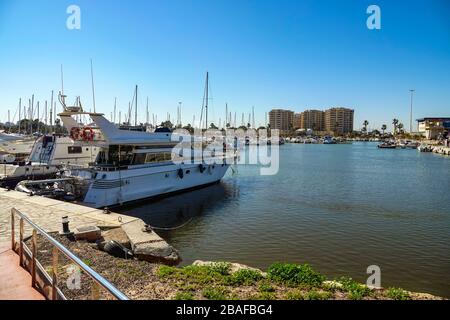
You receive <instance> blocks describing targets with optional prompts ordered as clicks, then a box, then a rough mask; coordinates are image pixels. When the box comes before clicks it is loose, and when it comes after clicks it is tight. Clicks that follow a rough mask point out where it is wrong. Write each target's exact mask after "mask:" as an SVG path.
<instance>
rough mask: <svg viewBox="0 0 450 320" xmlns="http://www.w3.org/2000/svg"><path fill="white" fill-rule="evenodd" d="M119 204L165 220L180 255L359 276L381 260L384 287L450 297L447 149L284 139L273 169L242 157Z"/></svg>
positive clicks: (157, 221) (153, 220) (157, 222)
mask: <svg viewBox="0 0 450 320" xmlns="http://www.w3.org/2000/svg"><path fill="white" fill-rule="evenodd" d="M120 210H122V212H123V213H126V214H130V215H134V216H137V217H140V218H142V219H143V220H145V221H146V222H147V223H149V224H151V225H152V226H155V227H160V228H163V229H161V230H159V231H158V233H159V234H160V235H161V236H162V237H163V238H165V239H166V240H167V241H168V242H169V243H170V244H171V245H173V246H174V247H175V248H177V249H178V250H179V251H180V254H181V256H182V257H183V259H184V260H183V264H189V263H192V262H193V261H194V260H197V259H201V260H215V261H233V262H239V263H244V264H248V265H251V266H255V267H260V268H267V267H268V266H269V265H270V264H271V263H273V262H295V263H309V264H310V265H312V266H313V267H314V268H315V269H317V270H318V271H320V272H322V273H324V274H325V275H327V276H328V277H329V278H333V277H339V276H342V275H348V276H351V277H353V278H354V279H356V280H358V281H362V282H365V281H366V279H367V277H368V275H367V274H366V270H367V267H368V266H370V265H377V266H379V267H380V268H381V285H382V286H383V287H390V286H395V287H402V288H405V289H407V290H412V291H419V292H428V293H432V294H437V295H442V296H445V297H450V231H449V229H450V159H448V158H446V157H444V156H440V155H436V154H431V153H420V152H417V150H408V149H405V150H402V149H394V150H392V149H389V150H380V149H377V144H375V143H353V144H339V145H303V144H286V145H284V146H281V147H280V170H279V172H278V174H277V175H273V176H261V175H259V168H258V167H257V166H254V165H253V166H250V165H248V166H239V167H238V168H237V169H236V170H234V171H233V170H229V172H228V174H227V175H226V177H225V178H224V179H223V180H222V182H221V183H219V184H216V185H213V186H209V187H205V188H202V189H199V190H196V191H192V192H187V193H183V194H180V195H176V196H172V197H169V198H164V199H161V200H154V201H151V202H146V203H141V204H139V205H134V206H129V207H123V208H121V209H120ZM164 228H169V229H170V230H164ZM172 228H173V229H172Z"/></svg>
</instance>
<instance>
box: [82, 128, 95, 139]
mask: <svg viewBox="0 0 450 320" xmlns="http://www.w3.org/2000/svg"><path fill="white" fill-rule="evenodd" d="M81 136H82V137H83V140H84V141H92V140H94V130H92V128H91V127H86V128H84V129H83V133H82V135H81Z"/></svg>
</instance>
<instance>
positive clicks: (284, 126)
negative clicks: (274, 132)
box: [269, 109, 294, 132]
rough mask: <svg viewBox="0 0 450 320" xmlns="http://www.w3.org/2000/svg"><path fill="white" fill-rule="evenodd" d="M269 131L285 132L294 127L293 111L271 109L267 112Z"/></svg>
mask: <svg viewBox="0 0 450 320" xmlns="http://www.w3.org/2000/svg"><path fill="white" fill-rule="evenodd" d="M269 122H270V128H271V129H278V130H280V131H281V132H286V131H289V130H291V129H292V128H293V127H294V111H291V110H284V109H273V110H271V111H270V112H269Z"/></svg>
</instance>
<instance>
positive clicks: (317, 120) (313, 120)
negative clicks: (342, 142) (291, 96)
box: [299, 110, 325, 131]
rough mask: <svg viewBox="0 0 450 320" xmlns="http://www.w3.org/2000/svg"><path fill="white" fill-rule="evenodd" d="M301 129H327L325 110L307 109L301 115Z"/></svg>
mask: <svg viewBox="0 0 450 320" xmlns="http://www.w3.org/2000/svg"><path fill="white" fill-rule="evenodd" d="M299 128H300V129H312V130H313V131H324V130H325V112H324V111H321V110H305V111H303V112H302V113H301V116H300V127H299Z"/></svg>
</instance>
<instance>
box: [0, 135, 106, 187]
mask: <svg viewBox="0 0 450 320" xmlns="http://www.w3.org/2000/svg"><path fill="white" fill-rule="evenodd" d="M98 150H99V148H98V147H96V146H94V145H91V144H88V143H87V142H84V143H83V142H82V141H74V140H73V139H72V138H70V137H65V136H58V135H45V136H42V137H40V138H38V140H36V142H35V143H34V145H33V147H32V149H31V153H30V154H29V156H28V157H27V159H26V160H25V161H19V162H15V163H14V164H1V165H0V186H2V187H14V186H16V185H17V183H19V182H20V181H23V180H40V179H50V178H55V177H56V174H57V173H58V172H60V171H61V170H62V168H63V167H65V166H77V167H87V166H88V165H89V163H90V162H93V161H94V160H95V158H96V157H97V153H98Z"/></svg>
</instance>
